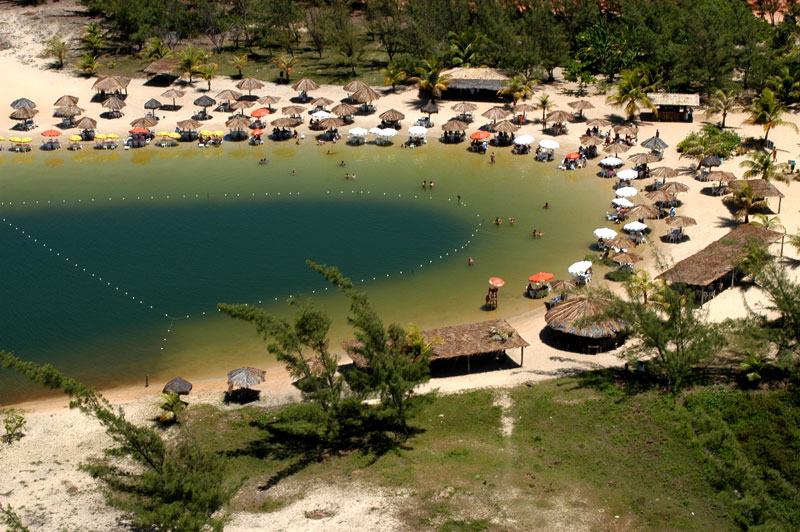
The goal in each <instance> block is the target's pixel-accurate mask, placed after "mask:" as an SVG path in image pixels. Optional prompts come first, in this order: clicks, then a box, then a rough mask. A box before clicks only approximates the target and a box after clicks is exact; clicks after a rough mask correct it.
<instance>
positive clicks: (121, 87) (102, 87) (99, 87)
mask: <svg viewBox="0 0 800 532" xmlns="http://www.w3.org/2000/svg"><path fill="white" fill-rule="evenodd" d="M130 83H131V80H130V78H126V77H125V76H101V77H99V78H97V81H95V82H94V84H93V85H92V89H93V90H96V91H97V92H99V93H102V94H105V93H109V92H110V93H112V94H122V93H124V94H128V85H130Z"/></svg>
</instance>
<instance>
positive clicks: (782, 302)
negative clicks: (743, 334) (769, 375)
mask: <svg viewBox="0 0 800 532" xmlns="http://www.w3.org/2000/svg"><path fill="white" fill-rule="evenodd" d="M755 279H756V284H757V285H758V287H759V288H761V290H762V291H763V292H764V294H765V295H766V299H767V305H765V306H766V309H765V310H767V311H768V312H774V313H775V314H776V315H778V316H779V318H778V319H772V318H767V317H766V316H765V315H760V314H754V315H752V319H753V321H754V323H755V325H757V326H756V328H755V329H753V333H754V334H757V335H758V336H759V337H760V338H764V339H766V340H767V341H768V342H769V343H770V344H771V345H772V346H774V347H775V348H776V350H777V353H778V363H779V364H781V365H783V366H784V367H788V368H791V369H795V370H796V369H797V367H798V361H799V360H800V359H799V358H798V355H800V284H798V283H797V282H795V281H794V280H792V278H791V277H790V276H789V274H788V272H787V271H786V267H785V266H784V265H783V264H781V263H779V262H778V261H769V262H767V263H765V264H764V267H763V268H761V270H760V271H759V272H758V273H757V274H756V276H755Z"/></svg>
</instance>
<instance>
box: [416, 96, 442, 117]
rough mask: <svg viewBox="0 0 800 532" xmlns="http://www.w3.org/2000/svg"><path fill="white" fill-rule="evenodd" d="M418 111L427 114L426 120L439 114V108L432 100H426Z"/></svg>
mask: <svg viewBox="0 0 800 532" xmlns="http://www.w3.org/2000/svg"><path fill="white" fill-rule="evenodd" d="M419 110H420V111H422V112H423V113H425V114H427V115H428V118H430V117H431V115H432V114H435V113H438V112H439V106H438V105H436V102H434V101H433V100H428V103H426V104H425V105H423V106H422V107H420V108H419Z"/></svg>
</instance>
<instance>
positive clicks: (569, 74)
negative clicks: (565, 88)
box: [563, 61, 597, 96]
mask: <svg viewBox="0 0 800 532" xmlns="http://www.w3.org/2000/svg"><path fill="white" fill-rule="evenodd" d="M563 74H564V79H565V80H567V81H571V82H573V83H577V84H578V94H577V95H578V96H583V95H584V94H586V85H590V84H592V83H597V78H595V77H594V76H592V73H591V72H589V71H588V70H587V69H586V68H585V66H584V64H583V63H579V62H578V61H570V63H569V65H567V68H565V69H564V72H563Z"/></svg>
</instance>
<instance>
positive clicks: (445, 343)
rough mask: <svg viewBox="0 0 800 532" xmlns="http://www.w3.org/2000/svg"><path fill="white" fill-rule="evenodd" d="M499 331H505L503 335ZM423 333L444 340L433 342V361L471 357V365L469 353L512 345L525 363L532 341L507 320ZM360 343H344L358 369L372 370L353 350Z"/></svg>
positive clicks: (510, 346) (429, 338)
mask: <svg viewBox="0 0 800 532" xmlns="http://www.w3.org/2000/svg"><path fill="white" fill-rule="evenodd" d="M496 333H500V334H502V337H500V336H498V335H497V334H496ZM420 334H421V335H422V336H423V338H425V340H426V341H428V342H432V341H435V340H436V339H437V338H438V339H440V340H441V342H438V343H435V344H434V345H433V355H432V356H431V362H433V361H434V360H442V359H449V358H457V357H467V367H468V368H469V357H471V356H474V355H485V354H489V353H498V352H505V351H507V350H508V349H516V348H519V349H520V366H521V365H522V362H523V357H524V352H525V348H526V347H528V345H530V344H528V342H526V341H525V340H524V339H523V338H522V337H521V336H520V335H519V333H518V332H517V331H516V329H514V327H512V326H511V325H510V324H509V323H508V322H507V321H506V320H491V321H482V322H478V323H469V324H466V325H456V326H453V327H440V328H438V329H429V330H427V331H420ZM503 338H505V339H503ZM356 345H358V344H357V342H356V341H355V340H350V341H347V342H343V343H342V346H343V347H344V349H345V351H347V354H348V356H350V358H351V359H352V360H353V364H355V366H356V367H357V368H358V369H361V370H368V369H369V366H368V364H367V361H366V359H365V358H364V357H363V356H361V355H360V354H359V353H355V352H354V351H353V347H355V346H356Z"/></svg>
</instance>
